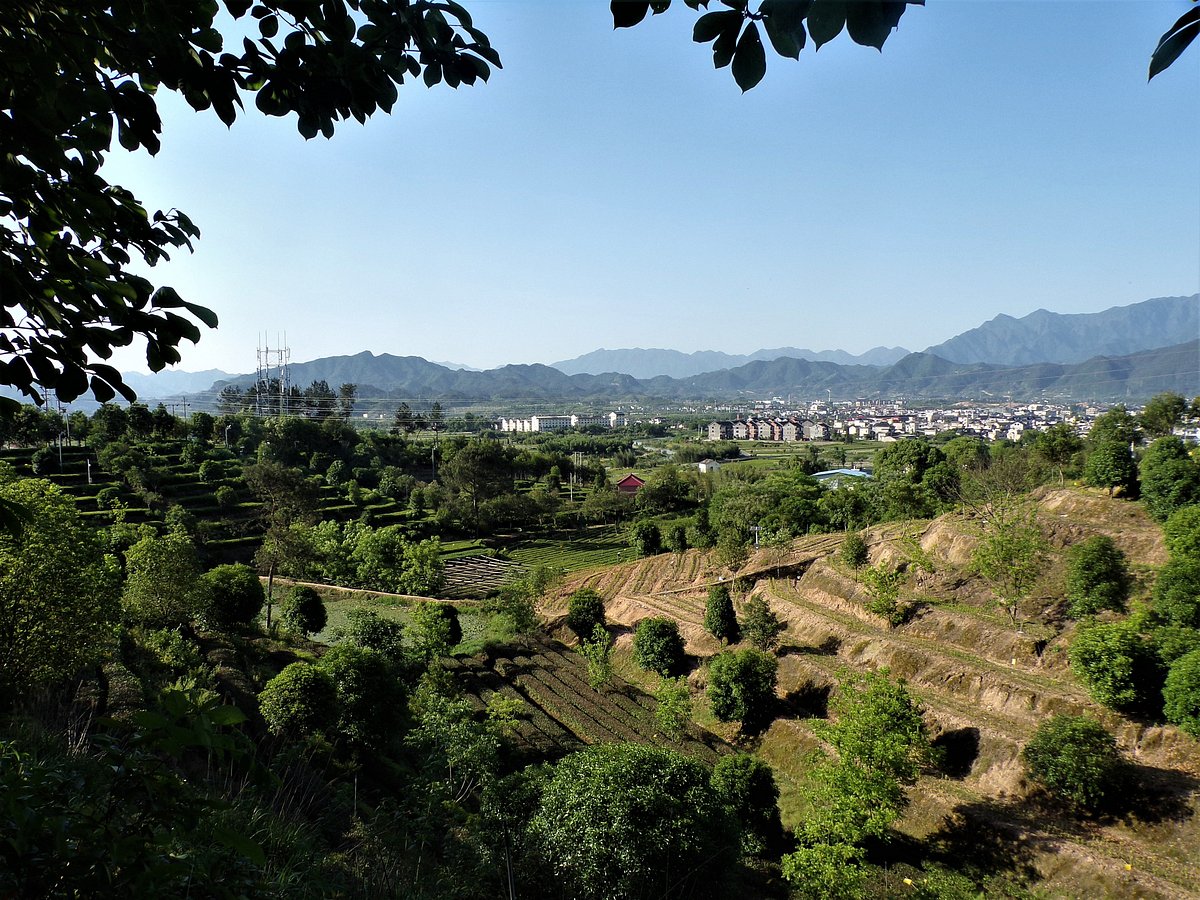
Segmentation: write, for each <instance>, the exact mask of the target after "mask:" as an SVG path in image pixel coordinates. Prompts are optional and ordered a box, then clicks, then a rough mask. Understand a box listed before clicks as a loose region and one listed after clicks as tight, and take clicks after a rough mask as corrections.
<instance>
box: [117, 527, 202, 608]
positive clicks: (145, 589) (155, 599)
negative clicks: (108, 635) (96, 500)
mask: <svg viewBox="0 0 1200 900" xmlns="http://www.w3.org/2000/svg"><path fill="white" fill-rule="evenodd" d="M125 572H126V576H125V590H124V592H123V593H122V595H121V605H122V606H123V607H124V610H125V614H126V615H127V616H128V617H129V618H130V619H132V620H133V621H135V622H138V623H140V624H143V625H150V626H153V627H157V628H169V627H174V626H176V625H186V624H188V623H190V622H191V621H192V620H194V619H195V618H196V617H197V616H198V615H199V614H200V613H201V612H202V611H203V609H204V603H205V596H204V593H203V591H202V590H201V586H200V567H199V564H198V563H197V561H196V549H195V547H194V546H193V545H192V541H191V538H189V537H188V536H187V535H186V534H185V533H183V532H181V531H170V532H167V533H166V534H164V535H162V536H159V535H156V534H148V535H146V536H145V537H143V538H141V540H139V541H138V542H137V543H135V544H134V545H133V546H132V547H130V548H129V549H128V550H127V551H125Z"/></svg>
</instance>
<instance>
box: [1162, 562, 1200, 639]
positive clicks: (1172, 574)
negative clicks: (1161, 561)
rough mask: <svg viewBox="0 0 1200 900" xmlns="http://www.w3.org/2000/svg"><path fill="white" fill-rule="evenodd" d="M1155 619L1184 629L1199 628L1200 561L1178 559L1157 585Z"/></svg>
mask: <svg viewBox="0 0 1200 900" xmlns="http://www.w3.org/2000/svg"><path fill="white" fill-rule="evenodd" d="M1154 618H1155V619H1156V620H1158V621H1160V622H1165V623H1167V624H1170V625H1178V626H1180V627H1183V628H1200V559H1194V558H1191V557H1187V556H1185V557H1182V558H1179V557H1175V556H1172V557H1171V559H1170V560H1169V561H1168V562H1167V564H1166V565H1165V566H1163V567H1162V568H1161V569H1160V570H1159V572H1158V578H1157V579H1156V580H1155V582H1154Z"/></svg>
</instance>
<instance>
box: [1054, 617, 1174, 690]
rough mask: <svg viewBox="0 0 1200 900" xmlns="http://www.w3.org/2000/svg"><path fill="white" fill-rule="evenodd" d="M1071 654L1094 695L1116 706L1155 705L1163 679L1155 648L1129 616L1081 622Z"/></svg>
mask: <svg viewBox="0 0 1200 900" xmlns="http://www.w3.org/2000/svg"><path fill="white" fill-rule="evenodd" d="M1068 655H1069V657H1070V660H1071V670H1072V671H1073V672H1074V673H1075V674H1076V675H1078V676H1079V678H1081V679H1082V680H1083V681H1084V683H1085V684H1087V686H1088V690H1089V691H1090V692H1091V695H1092V697H1093V699H1095V700H1096V702H1097V703H1102V704H1104V705H1105V706H1108V707H1110V708H1112V709H1118V710H1131V709H1137V708H1139V707H1145V706H1150V705H1153V703H1154V699H1153V698H1154V695H1155V694H1156V693H1157V690H1158V686H1159V685H1160V684H1161V683H1162V682H1161V680H1160V677H1159V674H1158V667H1157V660H1156V658H1155V653H1154V650H1153V648H1152V647H1151V646H1150V645H1149V644H1147V643H1146V641H1144V640H1143V639H1142V637H1141V635H1140V634H1139V633H1138V631H1137V627H1136V625H1135V624H1134V623H1132V622H1130V621H1128V620H1126V621H1122V622H1113V623H1105V624H1100V623H1097V624H1092V625H1088V626H1081V627H1080V629H1079V631H1078V633H1076V635H1075V639H1074V640H1073V641H1072V642H1071V646H1070V649H1069V650H1068Z"/></svg>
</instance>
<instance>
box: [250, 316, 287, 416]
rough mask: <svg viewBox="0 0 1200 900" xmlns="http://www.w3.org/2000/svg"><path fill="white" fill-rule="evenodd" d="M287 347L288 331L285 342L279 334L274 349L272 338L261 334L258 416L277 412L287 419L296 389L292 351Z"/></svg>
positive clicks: (255, 394) (259, 346) (257, 399)
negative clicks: (293, 388)
mask: <svg viewBox="0 0 1200 900" xmlns="http://www.w3.org/2000/svg"><path fill="white" fill-rule="evenodd" d="M286 344H287V334H286V332H285V333H284V336H283V340H280V339H279V335H278V334H276V335H275V347H274V349H272V347H271V339H270V337H269V336H267V335H259V338H258V367H257V378H258V380H257V384H256V385H255V392H254V412H255V415H258V416H266V415H270V414H272V413H275V414H276V415H279V416H286V415H287V414H288V400H289V398H290V396H291V387H292V378H291V373H290V372H289V371H288V369H289V365H290V364H291V361H292V348H291V347H288V346H286ZM273 381H274V382H275V383H274V384H273V383H272V382H273ZM276 392H278V393H276Z"/></svg>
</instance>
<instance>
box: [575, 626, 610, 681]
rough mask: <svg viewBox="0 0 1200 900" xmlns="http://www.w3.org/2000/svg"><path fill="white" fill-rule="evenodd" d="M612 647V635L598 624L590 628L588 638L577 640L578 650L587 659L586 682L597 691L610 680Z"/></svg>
mask: <svg viewBox="0 0 1200 900" xmlns="http://www.w3.org/2000/svg"><path fill="white" fill-rule="evenodd" d="M612 649H613V637H612V635H611V634H609V633H608V629H607V628H605V627H604V626H603V625H600V624H597V625H596V627H595V628H593V629H592V636H591V637H590V638H589V639H588V640H586V641H580V642H579V652H580V653H582V654H583V658H584V659H585V660H587V672H588V684H590V685H591V686H592V688H593V689H594V690H597V691H598V690H600V688H602V687H604V686H605V685H606V684H608V683H609V682H611V681H612V677H613V665H612Z"/></svg>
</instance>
